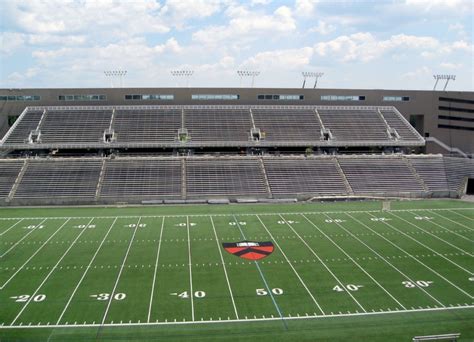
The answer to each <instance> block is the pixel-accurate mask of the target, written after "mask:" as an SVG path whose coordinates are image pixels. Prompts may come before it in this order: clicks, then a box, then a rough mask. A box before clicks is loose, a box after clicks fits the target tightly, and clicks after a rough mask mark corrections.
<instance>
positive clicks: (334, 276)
mask: <svg viewBox="0 0 474 342" xmlns="http://www.w3.org/2000/svg"><path fill="white" fill-rule="evenodd" d="M279 216H280V218H281V219H282V220H283V221H284V222H285V223H286V224H287V225H288V227H290V228H291V230H292V231H293V232H294V233H295V234H296V235H297V236H298V238H299V239H300V240H301V241H303V244H304V245H305V246H306V247H307V248H308V249H309V250H310V251H311V253H312V254H313V255H314V256H315V257H316V258H317V259H318V260H319V262H320V263H321V264H322V265H323V266H324V268H325V269H326V270H327V271H328V272H329V273H330V274H331V275H332V277H333V278H334V279H335V280H336V282H337V283H338V284H339V285H340V286H341V288H342V289H343V290H344V291H345V292H346V293H347V294H348V295H349V296H350V297H351V298H352V299H353V300H354V302H355V303H356V304H357V305H358V306H359V308H361V309H362V311H364V312H367V310H365V308H364V307H363V306H362V305H361V304H360V303H359V301H358V300H357V299H356V298H355V297H354V296H353V295H352V293H350V291H348V290H347V289H346V287H345V286H344V284H343V283H342V281H340V280H339V278H338V277H337V276H336V275H335V274H334V273H333V272H332V271H331V269H330V268H329V267H328V266H327V265H326V263H325V262H324V261H323V260H322V259H321V258H320V257H319V255H317V254H316V252H315V251H314V250H313V248H311V246H309V245H308V243H307V242H306V241H305V240H304V239H303V238H302V237H301V236H300V234H299V233H298V232H297V231H296V230H295V229H294V228H293V226H292V225H291V224H290V223H288V221H287V220H286V219H285V218H284V217H283V216H282V214H280V215H279Z"/></svg>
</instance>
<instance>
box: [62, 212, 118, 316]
mask: <svg viewBox="0 0 474 342" xmlns="http://www.w3.org/2000/svg"><path fill="white" fill-rule="evenodd" d="M115 222H117V219H115V220H114V221H113V222H112V224H111V225H110V227H109V229H108V230H107V233H106V234H105V235H104V238H103V239H102V241H101V243H100V245H99V247H97V249H96V251H95V253H94V256H93V257H92V259H91V260H90V261H89V264H88V265H87V267H86V270H85V271H84V273H83V274H82V277H81V279H79V282H78V283H77V285H76V287H75V288H74V291H73V292H72V294H71V296H70V297H69V300H68V301H67V303H66V305H65V307H64V309H63V311H62V312H61V315H60V316H59V318H58V321H57V323H56V324H59V322H60V321H61V319H62V318H63V316H64V314H65V313H66V311H67V309H68V307H69V304H71V302H72V299H73V298H74V296H75V295H76V292H77V290H78V289H79V286H81V284H82V281H83V280H84V278H85V277H86V275H87V273H89V269H90V267H91V265H92V263H93V262H94V260H95V258H96V257H97V254H99V251H100V249H101V248H102V245H103V244H104V242H105V239H106V238H107V236H109V233H110V231H111V230H112V227H113V226H114V225H115ZM84 229H87V228H84Z"/></svg>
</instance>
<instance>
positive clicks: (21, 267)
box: [0, 219, 71, 290]
mask: <svg viewBox="0 0 474 342" xmlns="http://www.w3.org/2000/svg"><path fill="white" fill-rule="evenodd" d="M70 220H71V219H68V220H66V221H65V222H64V223H63V224H62V225H61V226H60V227H59V228H58V229H56V231H55V232H54V233H53V234H51V236H50V237H49V238H48V239H47V240H46V241H45V242H44V243H43V244H42V245H41V246H40V247H39V248H38V249H37V250H36V251H35V252H34V253H33V255H31V256H30V257H29V258H28V259H27V260H26V261H25V262H24V263H23V265H21V266H20V267H19V268H18V269H17V270H16V272H15V273H13V275H12V276H11V277H10V278H8V279H7V280H6V281H5V283H3V285H2V286H0V290H3V289H4V288H5V286H7V284H8V283H9V282H10V281H12V279H13V278H15V276H16V275H17V274H18V272H20V271H21V270H22V269H23V267H25V265H26V264H27V263H29V262H30V261H31V259H33V258H34V257H35V255H36V254H38V253H39V251H40V250H42V249H43V247H45V246H46V245H47V244H48V242H49V240H51V239H52V238H53V237H54V236H55V235H56V233H58V232H59V231H60V230H61V229H62V228H63V227H64V226H65V225H66V224H67V223H68V222H69V221H70Z"/></svg>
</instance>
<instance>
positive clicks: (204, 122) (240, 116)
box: [184, 108, 252, 143]
mask: <svg viewBox="0 0 474 342" xmlns="http://www.w3.org/2000/svg"><path fill="white" fill-rule="evenodd" d="M184 117H185V122H184V127H185V128H187V129H188V133H189V136H190V142H191V143H203V142H207V143H210V142H248V141H249V137H250V129H251V128H252V121H251V118H250V112H249V110H248V109H235V108H200V109H198V108H192V109H185V110H184Z"/></svg>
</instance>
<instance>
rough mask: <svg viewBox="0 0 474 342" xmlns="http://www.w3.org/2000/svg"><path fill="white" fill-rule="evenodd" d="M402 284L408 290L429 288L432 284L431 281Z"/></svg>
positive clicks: (403, 282)
mask: <svg viewBox="0 0 474 342" xmlns="http://www.w3.org/2000/svg"><path fill="white" fill-rule="evenodd" d="M402 284H403V285H405V287H406V288H409V289H412V288H414V287H417V286H419V287H428V286H430V285H431V284H433V282H432V281H431V280H428V281H427V280H416V281H408V280H407V281H402Z"/></svg>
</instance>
